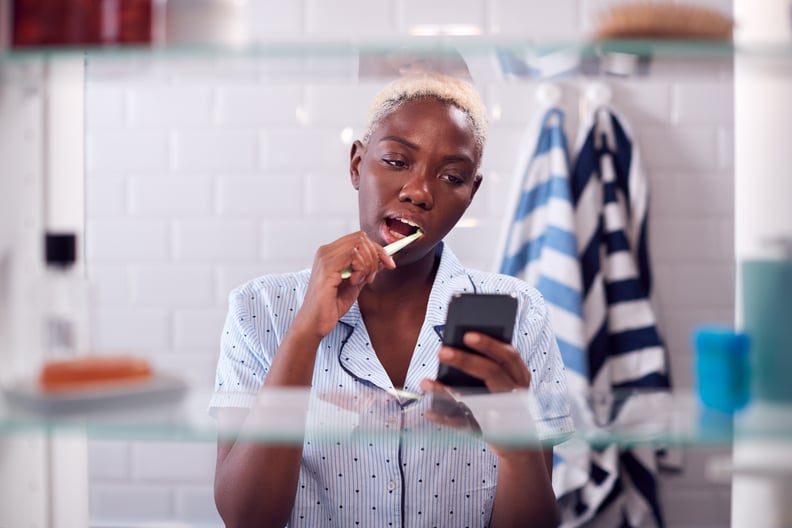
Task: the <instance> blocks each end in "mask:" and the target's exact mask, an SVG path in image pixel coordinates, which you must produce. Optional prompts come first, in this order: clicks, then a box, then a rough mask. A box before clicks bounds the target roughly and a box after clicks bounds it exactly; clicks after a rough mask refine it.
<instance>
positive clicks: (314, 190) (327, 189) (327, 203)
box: [305, 172, 358, 218]
mask: <svg viewBox="0 0 792 528" xmlns="http://www.w3.org/2000/svg"><path fill="white" fill-rule="evenodd" d="M305 204H306V206H305V212H306V215H307V217H308V218H310V217H312V216H326V215H340V216H345V215H348V216H355V217H356V216H357V210H358V193H357V191H355V188H354V187H353V186H352V181H351V180H350V177H349V173H348V172H347V173H342V174H329V173H323V174H310V175H308V176H307V177H306V181H305Z"/></svg>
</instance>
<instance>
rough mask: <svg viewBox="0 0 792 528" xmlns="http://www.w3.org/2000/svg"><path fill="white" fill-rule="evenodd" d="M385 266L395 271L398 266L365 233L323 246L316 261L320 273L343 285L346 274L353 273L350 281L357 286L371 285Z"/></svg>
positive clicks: (351, 235)
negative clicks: (342, 276) (342, 281)
mask: <svg viewBox="0 0 792 528" xmlns="http://www.w3.org/2000/svg"><path fill="white" fill-rule="evenodd" d="M382 266H385V267H387V268H390V269H393V268H394V267H395V266H396V264H395V262H394V261H393V258H391V257H390V256H389V255H388V254H387V253H385V251H384V249H383V248H382V246H380V245H379V244H377V243H376V242H373V241H372V240H371V239H370V238H369V237H368V236H366V234H365V233H364V232H362V231H358V232H356V233H351V234H349V235H345V236H343V237H341V238H339V239H338V240H336V241H335V242H332V243H330V244H327V245H325V246H322V247H321V248H319V250H318V251H317V254H316V261H315V268H317V271H319V272H320V273H323V274H326V275H327V276H328V277H329V278H332V279H333V280H334V281H336V280H337V281H338V282H339V283H340V280H341V273H342V271H344V270H349V271H350V272H351V275H349V276H348V278H349V280H350V281H351V283H353V284H362V283H365V282H370V281H371V280H373V278H374V276H375V275H376V273H377V272H378V271H379V270H380V269H381V268H382Z"/></svg>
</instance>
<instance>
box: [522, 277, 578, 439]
mask: <svg viewBox="0 0 792 528" xmlns="http://www.w3.org/2000/svg"><path fill="white" fill-rule="evenodd" d="M520 300H521V302H520V311H519V313H518V318H517V326H516V328H515V337H514V344H515V347H516V348H517V349H518V350H519V351H520V354H521V355H522V357H523V359H524V360H525V363H526V364H527V365H528V368H529V369H530V371H531V391H532V393H533V395H534V399H535V405H534V406H533V407H534V408H533V409H532V412H533V414H534V420H535V421H536V428H537V433H538V435H539V437H540V438H541V439H542V440H546V441H548V442H549V443H553V444H555V443H559V442H561V441H563V440H564V439H565V438H566V437H568V436H569V435H570V434H571V433H572V432H574V430H575V427H574V424H573V421H572V418H571V416H570V407H569V397H568V393H567V383H566V371H565V368H564V363H563V360H562V359H561V352H560V351H559V349H558V342H557V341H556V336H555V333H554V332H553V327H552V323H551V320H550V314H549V312H548V310H547V305H546V304H545V301H544V298H543V297H542V295H541V294H540V293H539V291H538V290H536V289H535V288H527V289H525V290H524V291H522V292H521V293H520Z"/></svg>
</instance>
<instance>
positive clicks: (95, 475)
mask: <svg viewBox="0 0 792 528" xmlns="http://www.w3.org/2000/svg"><path fill="white" fill-rule="evenodd" d="M129 475H130V471H129V444H128V443H127V442H122V441H112V440H91V441H89V443H88V476H89V478H90V479H91V480H92V481H99V482H101V481H108V480H121V479H126V478H128V477H129Z"/></svg>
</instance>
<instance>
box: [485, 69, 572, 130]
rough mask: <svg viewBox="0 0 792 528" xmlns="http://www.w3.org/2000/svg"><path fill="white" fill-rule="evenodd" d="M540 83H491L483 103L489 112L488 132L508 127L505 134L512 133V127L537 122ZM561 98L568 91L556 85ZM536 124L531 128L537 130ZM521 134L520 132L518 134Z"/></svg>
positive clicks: (529, 125)
mask: <svg viewBox="0 0 792 528" xmlns="http://www.w3.org/2000/svg"><path fill="white" fill-rule="evenodd" d="M539 85H540V83H536V82H520V83H491V84H490V85H488V86H487V90H486V96H485V102H486V104H487V110H488V111H489V119H490V130H491V131H492V130H497V129H498V128H500V127H502V126H507V125H510V126H511V127H512V128H508V130H507V133H513V132H514V128H513V127H531V125H532V124H533V123H534V121H537V116H538V112H540V111H541V109H542V106H541V104H540V101H539V99H538V97H537V90H538V88H539ZM557 86H558V88H559V89H560V90H561V91H562V94H563V95H562V97H565V96H566V94H567V93H568V92H569V91H570V90H569V89H568V88H567V87H566V86H563V85H561V84H560V83H559V84H558V85H557ZM538 127H539V124H538V122H537V123H536V124H535V126H533V127H531V128H536V129H538ZM520 133H522V132H520Z"/></svg>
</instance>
